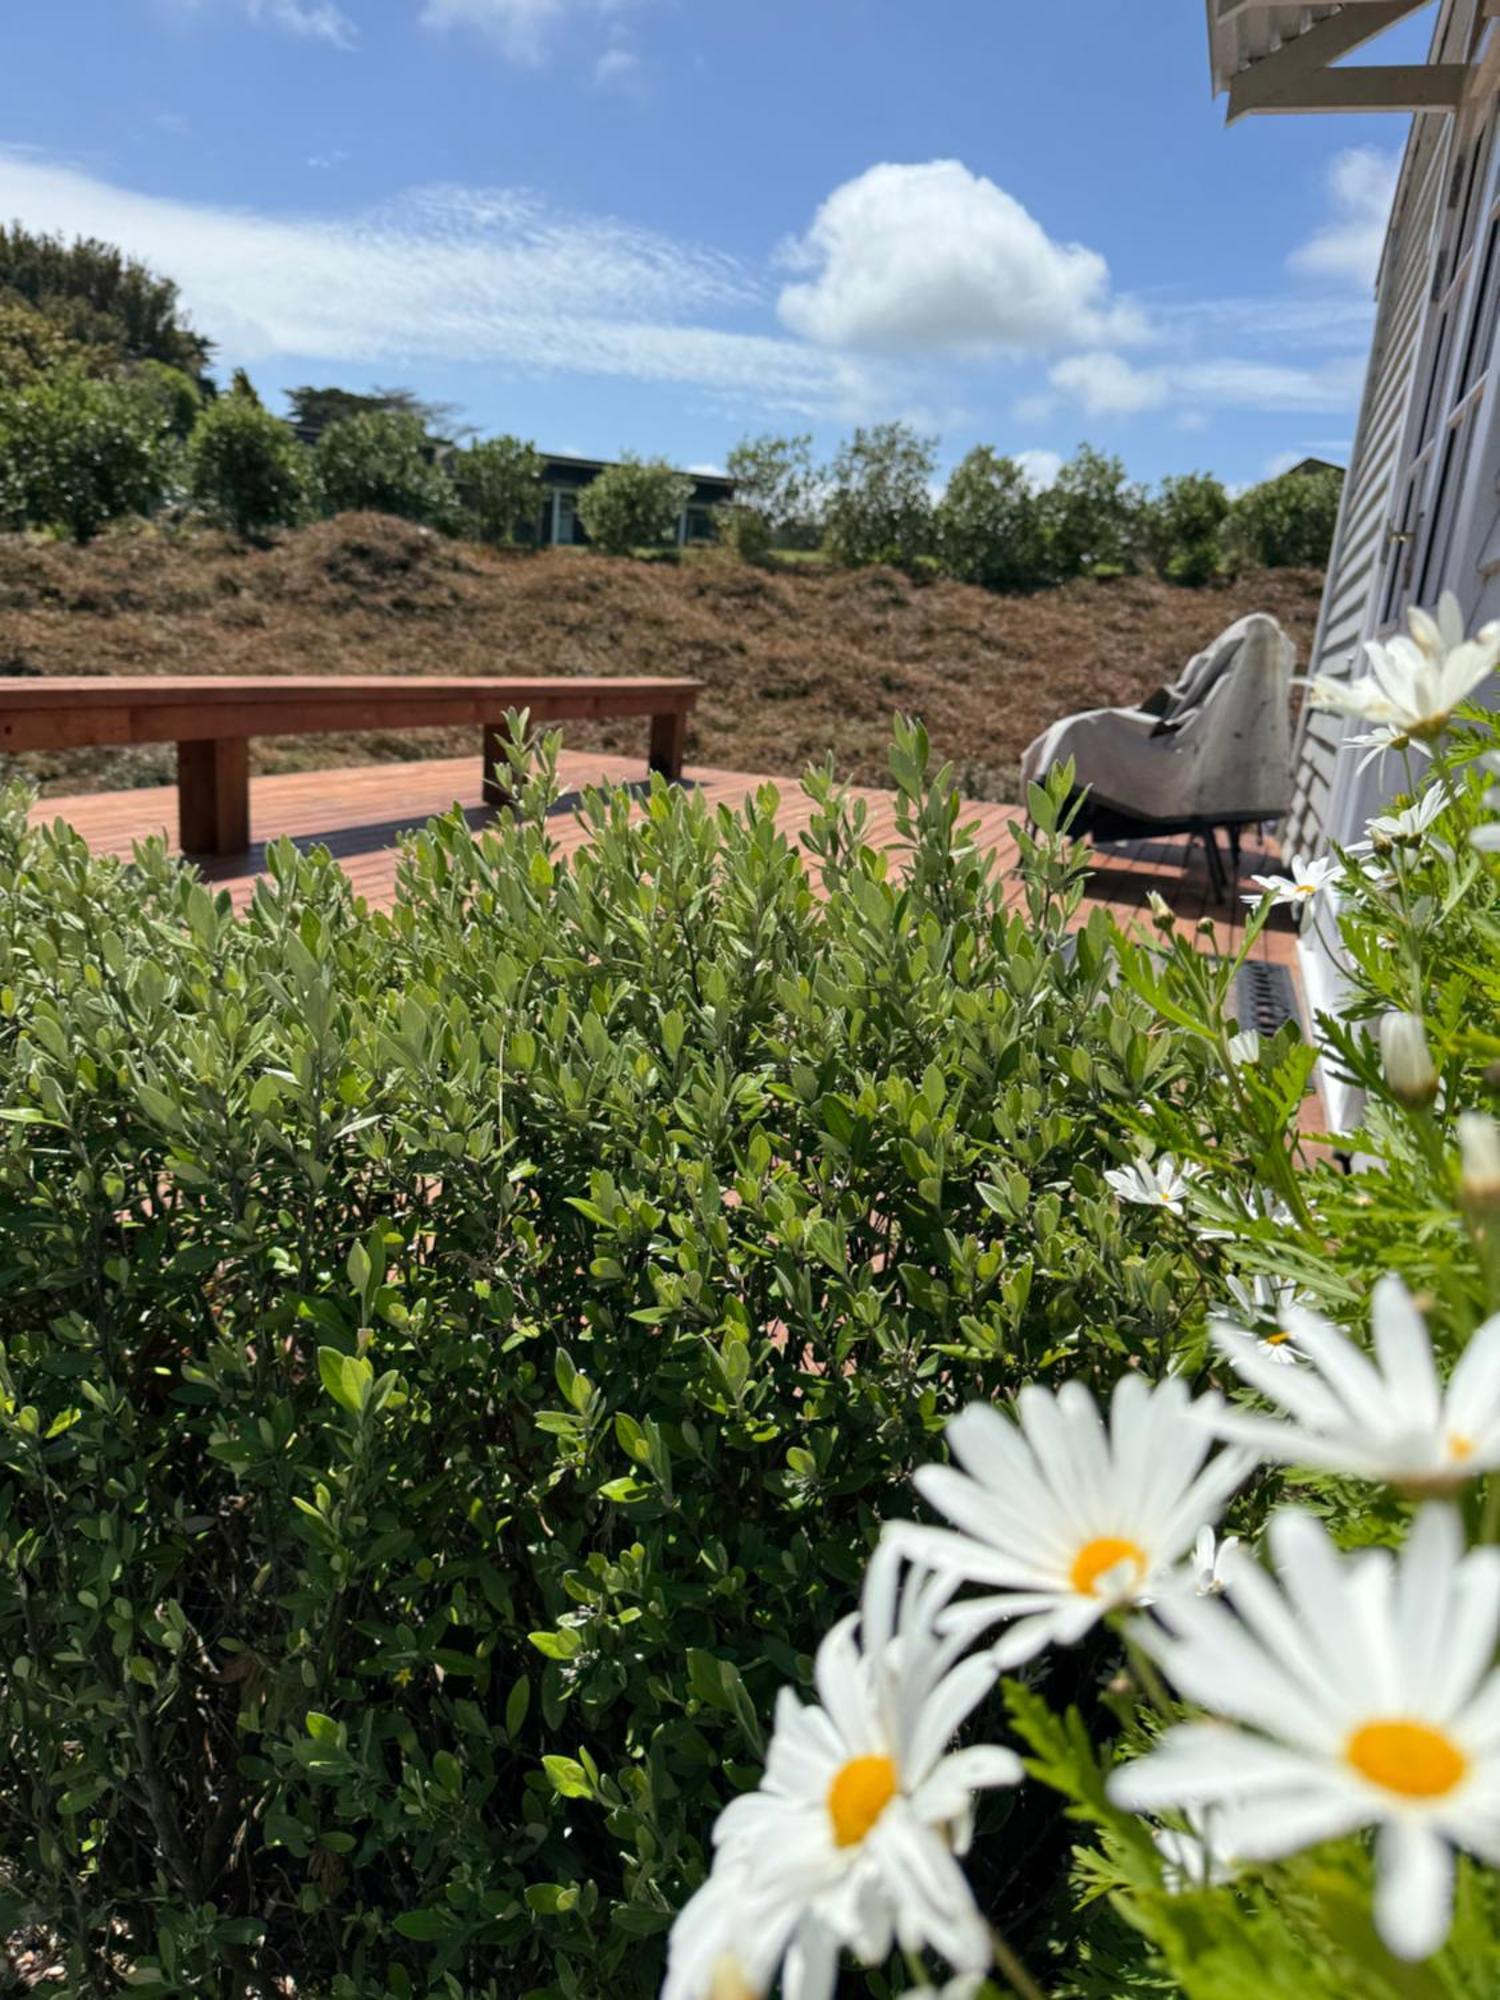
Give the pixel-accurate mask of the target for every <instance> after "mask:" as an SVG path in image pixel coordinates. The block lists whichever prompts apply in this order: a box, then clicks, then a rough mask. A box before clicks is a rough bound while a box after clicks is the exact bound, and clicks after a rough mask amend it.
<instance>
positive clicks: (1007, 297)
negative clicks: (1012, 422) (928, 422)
mask: <svg viewBox="0 0 1500 2000" xmlns="http://www.w3.org/2000/svg"><path fill="white" fill-rule="evenodd" d="M785 254H786V257H787V260H788V261H789V262H790V264H791V265H792V267H793V268H794V269H796V270H799V271H801V272H805V273H806V275H805V276H801V277H798V278H797V279H795V280H794V281H793V282H792V283H790V284H788V285H787V286H786V287H785V288H784V290H783V291H782V294H781V298H780V302H779V309H780V313H781V318H782V321H783V323H784V324H785V325H786V326H788V327H790V328H791V330H792V331H793V332H794V333H799V334H802V335H803V336H804V337H805V338H807V339H809V340H813V341H816V342H818V343H819V344H820V345H822V346H827V347H838V348H848V349H855V350H865V351H868V352H875V353H886V354H923V353H954V352H958V353H969V354H982V353H984V352H986V351H991V350H1009V351H1012V352H1024V351H1030V352H1038V351H1042V352H1045V351H1047V350H1049V349H1056V348H1058V347H1063V346H1069V345H1079V344H1084V343H1088V342H1097V341H1101V340H1124V339H1129V338H1133V337H1135V335H1136V334H1137V333H1138V332H1139V330H1140V329H1139V322H1138V320H1137V317H1136V315H1135V314H1134V313H1133V312H1132V311H1131V310H1130V309H1129V308H1128V307H1126V306H1123V305H1121V304H1120V303H1118V302H1117V301H1115V300H1113V299H1112V297H1111V294H1110V281H1109V267H1108V265H1107V264H1106V263H1105V261H1104V259H1103V258H1102V257H1101V256H1100V255H1099V254H1098V252H1097V251H1095V250H1089V249H1087V248H1085V247H1084V246H1083V245H1082V244H1078V243H1057V242H1054V241H1053V239H1052V238H1051V237H1050V236H1048V234H1047V232H1046V230H1044V229H1043V228H1042V226H1041V224H1040V223H1039V222H1037V221H1036V219H1035V218H1034V217H1033V216H1031V215H1030V214H1028V213H1027V211H1026V210H1025V209H1024V208H1023V207H1022V206H1021V204H1020V202H1018V201H1017V200H1016V199H1015V198H1014V196H1012V195H1009V194H1007V193H1006V192H1005V190H1004V189H1003V188H1001V187H997V186H996V185H995V183H994V182H993V181H991V180H986V179H985V178H984V177H983V176H982V175H979V174H974V173H971V172H970V171H969V169H968V168H967V167H965V166H964V165H963V164H962V163H961V162H960V161H958V160H931V161H928V162H927V163H926V164H925V165H922V166H894V165H883V166H876V167H871V168H870V169H869V171H868V172H866V173H863V174H860V175H859V176H858V177H857V178H856V179H854V180H851V181H846V182H845V183H844V184H843V186H842V187H838V188H835V189H834V191H833V193H832V194H831V195H829V197H828V199H827V200H826V201H825V202H824V203H823V205H822V207H821V208H820V209H819V210H818V212H817V214H816V215H815V216H814V218H813V221H812V226H811V227H810V228H809V229H808V231H807V232H806V234H805V235H804V236H802V237H801V238H799V239H797V240H796V241H794V242H793V243H792V244H790V245H789V246H788V247H787V251H786V253H785Z"/></svg>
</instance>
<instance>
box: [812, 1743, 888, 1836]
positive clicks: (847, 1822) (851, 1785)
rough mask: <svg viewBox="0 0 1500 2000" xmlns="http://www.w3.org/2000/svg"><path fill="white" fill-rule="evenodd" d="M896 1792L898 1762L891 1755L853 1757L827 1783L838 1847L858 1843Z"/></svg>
mask: <svg viewBox="0 0 1500 2000" xmlns="http://www.w3.org/2000/svg"><path fill="white" fill-rule="evenodd" d="M895 1796H896V1766H895V1764H894V1763H893V1762H892V1760H891V1759H890V1758H889V1757H851V1758H850V1759H849V1762H848V1763H847V1764H844V1765H842V1766H841V1767H840V1769H839V1770H838V1771H836V1772H835V1774H834V1779H833V1783H832V1784H831V1785H830V1786H829V1787H828V1817H829V1818H830V1819H831V1820H832V1821H833V1844H834V1846H835V1847H858V1845H859V1843H860V1842H861V1841H862V1840H863V1839H864V1837H865V1835H866V1834H867V1833H868V1832H869V1831H870V1828H871V1827H872V1826H874V1824H875V1822H876V1820H878V1819H879V1817H880V1815H881V1814H882V1813H883V1812H884V1811H885V1809H886V1807H887V1806H888V1805H889V1804H890V1802H891V1800H892V1799H893V1798H894V1797H895Z"/></svg>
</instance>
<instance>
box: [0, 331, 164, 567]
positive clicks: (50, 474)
mask: <svg viewBox="0 0 1500 2000" xmlns="http://www.w3.org/2000/svg"><path fill="white" fill-rule="evenodd" d="M178 458H179V449H178V445H177V441H176V439H175V438H174V437H173V435H172V431H171V427H170V424H169V423H168V420H167V417H166V414H165V412H164V411H163V408H162V403H161V399H160V397H159V396H158V395H157V394H155V393H154V392H153V390H151V389H150V388H149V387H146V386H144V385H143V384H142V383H141V382H139V381H138V380H134V379H132V378H130V377H122V376H113V377H106V378H100V377H97V376H92V375H89V374H87V373H86V372H85V371H84V369H83V368H82V367H81V366H79V365H78V364H77V363H76V362H72V361H69V362H65V363H64V364H63V365H62V366H61V367H58V368H54V369H51V370H49V371H48V373H46V374H45V375H39V376H37V377H36V378H35V380H33V381H32V382H30V383H28V384H26V385H24V386H23V387H22V388H20V389H16V390H12V391H11V392H10V393H9V394H5V395H0V518H3V519H6V520H8V521H9V522H10V523H11V524H12V525H13V526H16V527H37V528H54V529H59V530H64V531H66V532H67V533H68V534H70V535H71V536H72V537H73V539H74V540H75V541H78V542H86V541H89V540H91V539H92V537H93V536H95V535H96V534H98V532H99V530H100V529H101V528H102V527H103V526H104V525H105V523H106V522H107V521H112V520H114V519H116V518H118V517H119V516H120V515H122V514H144V513H148V512H150V510H151V509H152V508H153V507H155V506H157V505H158V504H159V503H160V501H161V500H162V499H163V498H164V497H165V495H166V493H167V491H168V490H169V487H170V485H171V482H172V478H173V475H174V473H175V471H176V467H177V463H178Z"/></svg>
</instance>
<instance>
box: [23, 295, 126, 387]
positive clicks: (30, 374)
mask: <svg viewBox="0 0 1500 2000" xmlns="http://www.w3.org/2000/svg"><path fill="white" fill-rule="evenodd" d="M69 361H71V362H76V363H77V364H78V365H79V366H80V367H82V368H84V369H86V370H87V372H88V373H89V374H94V375H97V374H100V373H102V372H103V371H104V368H105V365H106V362H107V357H106V356H105V355H103V354H102V353H101V352H100V350H99V349H98V348H88V347H84V346H82V345H81V344H80V343H79V342H78V341H76V340H70V339H69V338H68V336H67V335H66V334H65V333H64V332H63V330H62V328H61V327H59V326H58V325H57V324H56V323H55V322H54V321H52V320H50V319H48V318H47V316H46V314H45V313H39V312H38V311H37V310H36V309H35V307H33V306H28V305H23V304H22V302H21V301H20V300H19V299H17V298H6V297H4V296H3V295H0V391H4V390H7V389H20V388H23V387H24V386H25V385H26V383H28V382H32V381H35V379H36V377H37V376H38V375H44V374H46V372H47V371H48V369H51V368H60V367H62V366H63V364H64V363H65V362H69Z"/></svg>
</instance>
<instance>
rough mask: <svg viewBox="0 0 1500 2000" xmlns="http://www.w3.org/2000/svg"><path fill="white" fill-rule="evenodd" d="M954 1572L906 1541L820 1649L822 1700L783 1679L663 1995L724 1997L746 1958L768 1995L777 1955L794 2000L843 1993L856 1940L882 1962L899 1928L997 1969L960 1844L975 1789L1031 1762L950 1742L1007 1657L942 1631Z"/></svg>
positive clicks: (920, 1945) (1011, 1780) (960, 1965)
mask: <svg viewBox="0 0 1500 2000" xmlns="http://www.w3.org/2000/svg"><path fill="white" fill-rule="evenodd" d="M954 1587H955V1586H954V1583H953V1582H952V1581H945V1580H943V1579H942V1578H939V1577H935V1576H932V1575H929V1574H927V1573H926V1572H925V1571H923V1570H920V1569H914V1570H908V1571H906V1572H905V1575H904V1579H903V1576H902V1571H901V1563H900V1558H899V1554H898V1552H897V1551H896V1550H895V1549H894V1548H893V1547H892V1546H891V1545H890V1544H889V1543H887V1544H886V1545H885V1546H884V1547H883V1548H881V1549H880V1550H879V1551H878V1552H877V1554H876V1556H875V1558H874V1560H873V1561H872V1563H871V1565H870V1568H869V1571H868V1573H867V1575H866V1579H865V1588H864V1595H863V1599H862V1602H861V1609H860V1611H859V1613H858V1614H857V1615H856V1616H854V1617H850V1618H846V1619H845V1620H844V1621H843V1622H842V1623H841V1624H839V1625H837V1626H835V1628H834V1629H833V1631H832V1632H830V1633H829V1635H828V1637H827V1638H826V1639H825V1640H824V1641H823V1643H822V1645H821V1646H820V1647H819V1648H818V1657H817V1663H816V1667H815V1679H816V1684H817V1691H818V1696H819V1703H820V1705H819V1706H817V1707H804V1706H803V1704H802V1703H801V1702H800V1701H798V1699H797V1697H796V1696H795V1695H794V1694H792V1693H791V1691H790V1690H789V1689H785V1688H784V1689H783V1690H782V1692H781V1696H780V1698H779V1700H778V1703H777V1709H776V1728H775V1733H774V1735H773V1736H772V1739H771V1745H770V1749H769V1752H768V1754H767V1757H766V1770H765V1776H764V1778H763V1779H762V1781H761V1787H760V1790H759V1791H757V1792H752V1793H748V1794H746V1795H745V1796H744V1797H741V1798H737V1799H735V1800H733V1801H732V1802H731V1803H730V1804H729V1805H728V1806H726V1808H725V1809H724V1811H723V1813H721V1815H720V1816H719V1822H718V1825H717V1826H716V1827H715V1829H714V1843H715V1846H716V1848H717V1850H718V1852H717V1855H716V1858H715V1862H714V1868H713V1873H712V1874H711V1875H710V1877H709V1879H708V1881H707V1882H706V1883H705V1884H704V1886H703V1887H702V1888H701V1889H700V1890H699V1891H698V1893H697V1894H696V1895H695V1896H694V1897H693V1898H692V1900H691V1901H690V1902H689V1903H688V1904H687V1906H686V1907H685V1908H684V1910H683V1911H682V1913H681V1915H680V1916H679V1917H678V1919H677V1922H676V1924H675V1925H674V1926H673V1930H672V1938H671V1943H670V1947H669V1951H668V1962H667V1980H666V1985H665V1986H664V1988H663V1990H662V2000H710V1996H713V1995H714V1992H715V1988H714V1984H713V1982H714V1980H715V1979H716V1978H717V1979H718V1980H720V1982H721V1983H724V1984H727V1981H728V1979H729V1976H730V1974H731V1973H732V1974H733V1976H734V1977H736V1978H738V1979H740V1980H741V1981H742V1982H743V1985H744V1987H745V1990H746V1992H747V1993H748V1994H750V1995H752V1996H759V1995H761V1994H763V1993H764V1992H765V1991H766V1990H767V1989H768V1987H769V1985H770V1981H771V1979H772V1977H773V1976H774V1974H775V1971H776V1966H777V1963H778V1961H780V1962H781V1990H782V1994H783V1996H784V2000H831V1995H832V1993H833V1990H834V1986H835V1983H836V1980H837V1977H838V1960H839V1952H840V1949H841V1947H842V1946H845V1945H847V1946H848V1947H849V1949H850V1950H851V1951H852V1952H853V1953H854V1955H855V1957H856V1958H857V1959H859V1960H860V1961H861V1962H862V1963H863V1964H865V1965H875V1964H878V1963H880V1961H881V1960H883V1959H884V1958H886V1957H887V1956H888V1954H889V1953H890V1951H891V1949H892V1945H893V1943H898V1944H899V1945H900V1946H901V1948H902V1949H903V1950H904V1951H911V1952H919V1951H923V1950H926V1949H929V1948H930V1949H932V1950H935V1951H937V1952H940V1953H941V1954H942V1956H943V1957H944V1958H945V1959H946V1960H947V1961H948V1963H949V1964H950V1965H951V1966H952V1967H954V1969H955V1970H957V1971H961V1972H963V1971H982V1970H984V1969H985V1968H987V1967H988V1965H989V1963H990V1955H991V1954H990V1939H989V1932H988V1929H987V1927H986V1925H985V1922H984V1920H983V1918H982V1917H981V1916H980V1914H979V1912H978V1910H977V1909H976V1908H975V1905H974V1899H973V1897H972V1895H971V1893H970V1890H969V1885H968V1883H967V1881H966V1880H965V1878H964V1873H963V1870H962V1869H961V1868H960V1866H959V1864H958V1860H957V1858H956V1857H957V1856H958V1855H961V1854H962V1853H964V1852H965V1851H966V1849H967V1847H968V1844H969V1838H970V1834H971V1831H972V1815H973V1800H974V1794H975V1792H976V1791H979V1790H983V1789H986V1788H988V1787H990V1786H995V1785H1015V1784H1019V1783H1020V1781H1021V1777H1022V1768H1021V1760H1020V1759H1019V1758H1018V1757H1017V1756H1016V1755H1015V1754H1014V1752H1013V1751H1010V1750H1005V1749H1001V1748H998V1747H997V1746H994V1745H990V1744H981V1745H976V1746H974V1747H972V1748H970V1749H965V1750H949V1748H948V1745H949V1743H950V1742H951V1741H952V1738H953V1735H954V1733H955V1731H956V1730H957V1729H958V1728H959V1726H960V1725H961V1724H962V1723H963V1722H964V1721H965V1720H966V1719H967V1717H968V1716H969V1714H970V1713H971V1712H972V1710H973V1709H974V1708H976V1707H977V1706H978V1704H979V1703H980V1702H981V1701H982V1700H983V1699H984V1697H985V1695H986V1694H988V1693H989V1692H990V1690H991V1689H992V1688H993V1687H994V1684H995V1669H994V1666H993V1664H992V1663H991V1662H989V1661H988V1660H986V1659H984V1658H982V1657H970V1658H967V1659H966V1658H963V1657H961V1656H962V1654H963V1642H962V1641H961V1640H958V1639H955V1638H953V1637H949V1636H940V1635H939V1634H938V1632H937V1630H936V1623H935V1622H936V1619H937V1616H938V1613H939V1612H940V1611H941V1610H942V1608H943V1606H944V1605H946V1604H947V1602H948V1600H949V1598H950V1597H951V1595H952V1593H953V1589H954ZM856 1628H857V1630H858V1634H859V1636H858V1638H856V1636H855V1633H856ZM783 1954H784V1956H783ZM726 1966H727V1967H728V1968H729V1970H728V1971H727V1972H726V1970H725V1968H726ZM730 1990H732V1988H731V1989H730Z"/></svg>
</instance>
